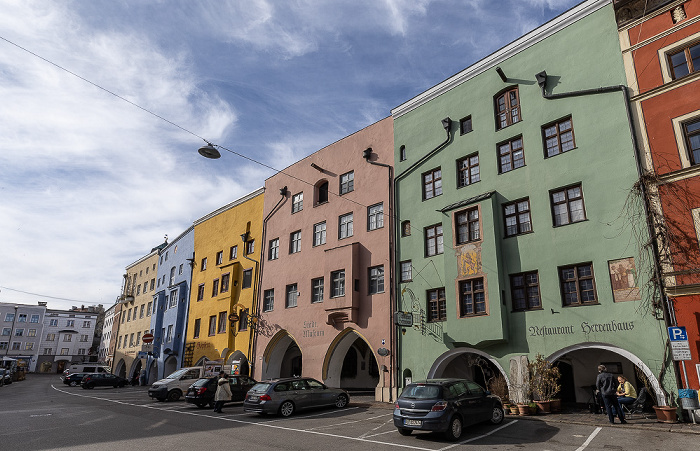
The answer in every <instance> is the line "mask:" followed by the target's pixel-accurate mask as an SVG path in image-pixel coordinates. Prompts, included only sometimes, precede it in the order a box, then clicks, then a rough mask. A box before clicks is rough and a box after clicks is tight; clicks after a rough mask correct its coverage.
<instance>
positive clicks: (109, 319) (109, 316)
mask: <svg viewBox="0 0 700 451" xmlns="http://www.w3.org/2000/svg"><path fill="white" fill-rule="evenodd" d="M118 305H121V304H120V302H118V301H117V302H115V303H114V305H112V306H111V307H109V308H108V309H107V310H105V314H104V321H103V323H102V336H101V337H100V346H99V348H98V350H97V361H98V362H99V363H101V364H103V365H106V366H108V367H110V368H111V367H112V358H113V357H114V353H110V345H111V343H112V335H113V334H112V329H113V328H114V316H115V311H116V310H117V306H118ZM114 335H116V334H114Z"/></svg>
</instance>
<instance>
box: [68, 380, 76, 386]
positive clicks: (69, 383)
mask: <svg viewBox="0 0 700 451" xmlns="http://www.w3.org/2000/svg"><path fill="white" fill-rule="evenodd" d="M68 385H70V386H71V387H75V386H76V385H78V382H77V381H70V382H68Z"/></svg>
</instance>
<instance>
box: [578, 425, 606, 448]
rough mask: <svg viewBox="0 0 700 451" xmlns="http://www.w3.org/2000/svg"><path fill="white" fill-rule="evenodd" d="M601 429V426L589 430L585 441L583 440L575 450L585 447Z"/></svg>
mask: <svg viewBox="0 0 700 451" xmlns="http://www.w3.org/2000/svg"><path fill="white" fill-rule="evenodd" d="M601 429H603V428H601V427H597V428H595V431H593V432H591V435H589V436H588V438H587V439H586V441H585V442H583V445H581V446H579V447H578V448H576V451H583V450H584V449H586V447H587V446H588V445H589V444H590V443H591V441H592V440H593V439H594V438H595V436H596V435H598V432H600V431H601Z"/></svg>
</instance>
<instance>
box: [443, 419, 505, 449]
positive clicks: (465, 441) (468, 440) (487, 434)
mask: <svg viewBox="0 0 700 451" xmlns="http://www.w3.org/2000/svg"><path fill="white" fill-rule="evenodd" d="M517 422H518V420H513V421H511V422H510V423H506V424H504V425H502V426H500V427H497V428H496V429H494V430H492V431H489V432H487V433H486V434H482V435H479V436H477V437H472V438H470V439H467V440H462V441H461V442H459V443H455V444H454V445H450V446H446V447H444V448H440V449H439V450H438V451H445V450H446V449H450V448H454V447H455V446H459V445H464V444H465V443H469V442H474V441H476V440H480V439H482V438H484V437H488V436H489V435H491V434H493V433H495V432H498V431H500V430H501V429H503V428H507V427H508V426H512V425H514V424H515V423H517Z"/></svg>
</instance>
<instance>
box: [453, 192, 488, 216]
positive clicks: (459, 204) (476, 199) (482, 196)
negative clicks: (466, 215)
mask: <svg viewBox="0 0 700 451" xmlns="http://www.w3.org/2000/svg"><path fill="white" fill-rule="evenodd" d="M495 192H496V191H487V192H485V193H483V194H479V195H478V196H474V197H470V198H469V199H464V200H460V201H459V202H455V203H453V204H450V205H448V206H446V207H443V208H442V209H440V213H445V212H446V211H450V210H454V209H455V208H459V207H464V206H465V205H470V204H473V203H475V202H481V201H482V200H484V199H488V198H489V197H491V196H493V194H494V193H495Z"/></svg>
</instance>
